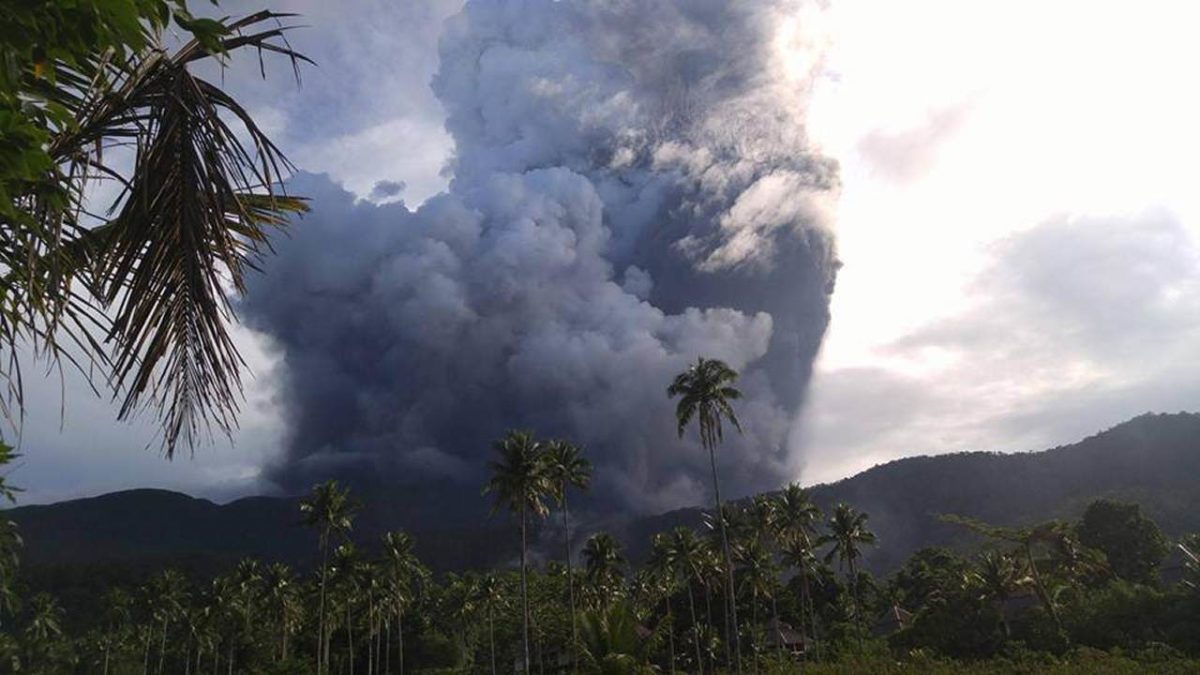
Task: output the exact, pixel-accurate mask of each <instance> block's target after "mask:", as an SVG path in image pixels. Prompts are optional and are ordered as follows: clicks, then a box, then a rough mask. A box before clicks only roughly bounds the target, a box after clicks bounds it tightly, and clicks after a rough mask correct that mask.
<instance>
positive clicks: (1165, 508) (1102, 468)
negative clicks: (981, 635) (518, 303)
mask: <svg viewBox="0 0 1200 675" xmlns="http://www.w3.org/2000/svg"><path fill="white" fill-rule="evenodd" d="M426 490H428V491H432V492H433V493H434V494H436V491H437V486H428V487H427V488H426ZM1097 497H1115V498H1118V499H1121V500H1124V501H1133V502H1138V503H1140V504H1141V505H1142V506H1143V508H1144V510H1145V512H1146V513H1147V514H1148V515H1150V516H1151V517H1152V518H1154V519H1155V520H1156V521H1157V522H1158V523H1159V524H1160V525H1161V526H1162V528H1163V529H1164V530H1165V531H1166V532H1167V534H1169V535H1179V534H1182V533H1184V532H1192V531H1200V415H1195V414H1185V413H1180V414H1174V415H1144V416H1141V417H1138V418H1136V419H1133V420H1130V421H1128V422H1125V423H1123V424H1121V425H1118V426H1117V427H1114V428H1112V429H1109V430H1108V431H1104V432H1102V433H1099V434H1097V435H1095V436H1092V437H1090V438H1087V439H1084V440H1082V441H1080V442H1079V443H1075V444H1073V445H1068V446H1063V447H1058V448H1054V449H1052V450H1046V451H1044V452H1035V453H1023V454H995V453H986V452H970V453H959V454H950V455H939V456H934V457H912V458H907V459H902V460H897V461H894V462H889V463H887V464H883V465H880V466H876V467H874V468H872V469H870V470H868V471H864V472H863V473H860V474H858V475H856V476H854V477H852V478H848V479H845V480H842V481H839V482H836V483H832V484H827V485H819V486H816V487H814V488H813V498H814V501H816V502H817V503H818V504H819V505H821V506H822V507H823V508H824V509H825V510H826V511H827V512H828V511H831V510H832V506H833V505H834V504H836V503H837V502H847V503H849V504H851V505H853V506H854V507H856V508H857V509H859V510H862V511H866V512H867V513H869V514H870V517H871V518H870V526H871V529H872V530H874V531H875V532H876V534H877V535H878V536H879V547H878V548H877V549H875V550H873V551H871V552H870V553H869V557H868V559H867V562H868V564H869V565H870V566H871V567H872V568H873V569H875V570H876V571H877V572H884V571H889V570H891V569H893V568H895V567H896V566H897V565H899V564H900V563H901V562H902V561H903V560H904V559H905V558H906V557H907V556H908V555H909V554H911V553H912V552H913V551H915V550H917V549H919V548H921V547H924V546H933V545H951V546H955V545H959V546H965V545H969V544H970V543H971V542H972V539H971V538H970V537H969V536H968V535H967V534H966V533H965V532H964V531H963V530H962V528H960V527H957V526H954V525H949V524H946V523H943V522H940V521H939V520H938V519H937V515H938V514H943V513H955V514H961V515H969V516H972V517H975V518H979V519H982V520H985V521H988V522H994V523H997V524H1010V525H1017V524H1023V523H1028V522H1033V521H1037V520H1045V519H1048V518H1064V519H1066V518H1075V517H1078V516H1079V514H1080V513H1082V511H1083V509H1084V508H1085V507H1086V506H1087V504H1088V503H1089V502H1090V501H1091V500H1093V499H1095V498H1097ZM429 498H430V495H428V494H426V495H421V496H420V498H419V499H414V498H411V495H399V494H386V493H377V494H373V495H370V496H368V497H366V498H365V499H364V508H363V511H362V515H361V516H360V517H359V519H358V520H357V521H356V524H355V538H356V539H360V540H362V541H364V542H372V541H375V540H377V539H378V537H379V536H380V535H381V534H382V533H383V532H384V531H386V530H388V529H406V530H409V531H410V532H412V533H413V534H414V535H415V536H416V537H417V541H418V550H417V553H418V555H420V557H421V558H422V560H424V561H426V562H427V563H428V564H429V565H430V566H432V567H433V568H434V569H440V570H449V569H460V568H465V567H485V566H490V565H494V564H501V563H503V562H505V561H507V560H509V559H511V558H512V557H513V556H514V554H515V549H514V548H513V541H512V540H513V537H512V536H511V533H510V531H509V530H510V524H509V522H508V521H507V520H506V519H505V518H504V517H503V516H502V515H498V516H496V517H494V518H490V519H489V518H486V513H487V511H486V502H485V501H484V500H483V499H482V498H481V499H480V500H479V504H474V505H459V504H447V505H445V508H444V509H442V510H441V511H440V512H439V513H438V514H429V513H425V512H423V511H422V510H421V509H418V508H417V507H415V506H413V504H418V503H428V499H429ZM9 515H10V516H11V517H12V519H13V520H15V521H16V522H17V523H18V525H19V526H20V528H21V531H22V534H23V536H24V538H25V544H26V550H25V554H24V561H25V565H26V567H27V569H29V568H32V569H41V570H48V569H54V568H57V569H60V570H61V569H63V568H78V567H82V566H87V567H89V568H92V569H95V568H96V567H98V566H99V567H112V566H114V564H119V565H118V566H124V567H126V568H130V569H135V568H137V567H140V566H142V565H147V564H151V563H153V564H155V565H160V564H162V563H163V562H165V561H170V562H171V563H172V564H177V565H179V566H184V567H200V568H209V567H212V566H219V565H224V564H228V563H229V562H231V561H233V560H236V559H237V558H240V557H242V556H246V555H253V556H256V557H260V558H263V559H266V560H284V561H288V562H292V563H294V564H299V565H302V566H304V565H307V564H308V563H310V562H311V559H312V556H313V551H314V550H315V548H314V547H315V535H314V533H312V532H311V531H308V530H306V529H304V528H303V527H301V526H300V525H299V522H300V520H299V512H298V508H297V500H296V499H291V498H271V497H251V498H246V499H240V500H237V501H234V502H231V503H229V504H225V505H218V504H214V503H212V502H209V501H207V500H203V499H195V498H192V497H188V496H186V495H182V494H178V493H173V492H168V491H163V490H131V491H126V492H118V493H113V494H108V495H103V496H100V497H95V498H90V499H79V500H72V501H67V502H61V503H58V504H51V505H45V506H26V507H20V508H16V509H12V510H11V511H9ZM435 516H436V517H435ZM699 522H700V512H699V511H698V510H697V509H684V510H680V511H674V512H671V513H667V514H662V515H659V516H653V517H647V518H636V519H632V520H629V519H617V518H614V519H603V518H601V519H596V520H594V521H593V522H592V523H591V524H590V526H586V525H585V526H584V527H582V528H580V529H581V532H580V535H581V536H582V535H586V534H587V533H588V531H589V530H596V529H607V530H612V531H614V532H616V533H618V534H619V535H620V536H621V538H622V539H624V540H625V544H626V546H627V548H628V551H629V552H630V554H631V557H632V558H634V559H637V558H639V557H640V555H641V554H642V553H643V552H644V550H645V548H646V546H647V545H648V542H649V538H650V535H651V534H653V533H654V532H658V531H662V530H664V529H667V528H669V527H671V526H674V525H676V524H680V523H686V524H698V523H699Z"/></svg>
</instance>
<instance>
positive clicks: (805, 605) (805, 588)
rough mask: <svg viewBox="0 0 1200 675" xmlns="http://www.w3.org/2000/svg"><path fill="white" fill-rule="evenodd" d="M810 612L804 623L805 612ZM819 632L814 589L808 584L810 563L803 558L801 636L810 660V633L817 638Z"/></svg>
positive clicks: (801, 571) (806, 654)
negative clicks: (813, 595) (813, 599)
mask: <svg viewBox="0 0 1200 675" xmlns="http://www.w3.org/2000/svg"><path fill="white" fill-rule="evenodd" d="M805 611H807V612H808V618H807V621H808V626H807V628H806V627H805V625H804V622H805V616H804V612H805ZM816 632H817V618H816V610H815V609H814V607H813V601H812V589H811V587H810V586H809V585H808V565H807V564H805V563H804V561H803V560H801V565H800V637H801V639H803V640H804V643H803V644H804V658H805V660H808V635H809V633H812V634H813V636H814V639H815V636H816Z"/></svg>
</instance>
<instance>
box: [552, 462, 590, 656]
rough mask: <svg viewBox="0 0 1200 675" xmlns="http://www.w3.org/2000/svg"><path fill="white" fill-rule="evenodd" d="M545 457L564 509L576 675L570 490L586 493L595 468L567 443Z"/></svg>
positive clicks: (559, 503) (555, 493)
mask: <svg viewBox="0 0 1200 675" xmlns="http://www.w3.org/2000/svg"><path fill="white" fill-rule="evenodd" d="M542 457H543V459H544V461H545V463H546V474H547V478H548V480H549V481H550V487H551V489H552V490H553V491H554V493H553V494H554V500H555V501H556V502H558V505H559V507H560V508H561V509H562V523H563V547H564V550H563V557H564V558H566V561H567V600H568V607H569V608H570V610H571V664H572V666H571V667H572V669H573V670H576V671H577V670H578V669H579V630H578V626H577V622H576V617H575V613H576V609H575V572H574V569H573V567H572V564H571V558H572V555H571V514H570V509H569V508H568V507H567V489H568V488H570V487H576V488H579V489H580V490H586V489H587V487H588V484H589V483H590V482H591V479H592V464H591V462H589V461H587V459H585V458H584V457H583V455H582V453H581V451H580V449H579V448H578V447H576V446H575V445H573V444H571V443H570V442H568V441H564V440H553V441H550V442H549V443H547V444H546V451H545V453H543V455H542Z"/></svg>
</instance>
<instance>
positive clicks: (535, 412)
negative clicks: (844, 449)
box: [241, 0, 837, 511]
mask: <svg viewBox="0 0 1200 675" xmlns="http://www.w3.org/2000/svg"><path fill="white" fill-rule="evenodd" d="M813 11H814V10H812V8H808V7H805V6H803V5H800V4H797V3H792V2H782V1H778V2H754V3H747V2H737V1H730V2H714V1H704V0H677V1H675V2H667V1H665V0H664V1H659V2H652V3H643V2H632V1H624V0H583V1H573V0H566V1H563V2H552V1H550V0H526V1H518V0H512V1H508V2H478V3H471V4H468V5H467V6H466V8H465V9H464V10H463V12H462V13H461V14H460V15H458V16H456V17H454V18H452V19H451V20H450V22H449V23H448V25H447V27H446V32H445V35H444V37H443V39H442V43H441V53H440V56H441V66H440V70H439V72H438V74H437V76H436V77H435V79H434V82H433V87H434V91H435V92H436V93H437V95H438V97H439V98H440V99H441V101H442V103H443V105H444V107H445V109H446V112H447V115H448V118H447V122H446V125H447V129H448V130H449V131H450V133H451V135H452V136H453V138H454V141H455V144H456V154H455V158H454V159H453V161H452V165H451V166H450V167H449V169H450V170H451V172H452V175H453V180H452V182H451V185H450V188H449V190H448V192H447V193H444V194H441V195H439V196H437V197H434V198H432V199H430V200H428V201H427V202H425V203H424V204H423V205H422V206H421V207H420V208H418V209H416V210H415V211H412V210H409V208H408V207H406V206H405V205H403V204H400V203H393V204H386V205H382V206H376V205H372V204H370V203H368V202H363V201H356V200H355V198H354V197H353V196H352V195H350V194H348V193H345V192H343V191H342V190H340V189H339V188H337V187H336V186H334V185H332V184H331V183H330V182H329V181H328V180H326V179H323V178H317V177H312V176H301V177H299V178H298V179H297V180H296V181H295V183H294V185H293V186H292V189H293V190H294V191H295V192H297V193H300V194H305V195H307V196H310V197H312V203H313V206H314V209H313V213H312V214H311V215H309V216H308V217H306V218H305V219H304V220H303V221H302V222H300V223H298V224H297V225H296V227H295V228H294V231H293V236H292V237H291V238H289V239H286V240H282V241H280V242H279V253H278V256H276V257H274V258H272V259H270V260H269V261H268V263H267V265H266V268H267V269H266V270H265V271H266V273H265V274H264V275H262V276H261V277H260V278H258V279H257V280H256V283H255V286H254V287H253V288H252V289H251V292H250V294H249V296H248V298H247V299H246V301H245V302H244V304H243V306H242V307H241V310H242V314H243V315H244V316H245V317H246V319H247V320H248V321H249V322H250V323H251V325H252V326H254V327H256V328H258V329H260V330H262V331H264V332H266V333H267V334H269V335H270V336H272V337H273V338H274V340H275V341H276V342H277V344H278V345H279V347H280V348H281V349H282V351H283V353H284V355H285V362H286V366H287V372H288V382H287V385H286V387H285V391H286V393H287V397H288V400H287V403H288V410H289V411H290V424H291V426H290V429H291V433H290V445H289V448H288V453H287V455H286V460H285V461H283V462H282V463H280V464H279V465H278V466H275V467H273V469H272V473H271V475H272V478H273V479H274V480H275V481H276V482H278V483H279V484H280V485H281V486H282V487H284V488H285V489H289V490H303V489H306V488H307V487H308V486H309V485H311V483H312V482H313V481H315V480H318V479H322V478H326V477H329V476H338V477H342V478H344V479H349V480H352V481H359V482H362V483H369V482H370V483H382V484H384V485H389V486H404V485H411V486H414V487H417V486H429V485H439V486H442V487H440V488H439V490H440V491H439V493H438V495H439V496H440V497H442V498H446V497H449V496H451V495H452V494H453V490H455V489H460V490H462V493H461V494H463V495H471V496H470V497H469V498H470V499H474V500H477V499H478V497H477V496H475V495H477V491H478V486H479V484H480V481H481V480H482V478H483V476H484V473H485V469H484V464H485V460H486V459H487V458H488V457H489V455H490V454H491V448H490V444H491V442H492V440H494V439H495V438H497V437H499V436H500V435H501V434H502V433H503V432H504V431H505V430H506V429H509V428H529V429H533V430H535V431H536V432H537V433H539V434H540V435H543V436H547V437H549V436H562V437H566V438H570V439H573V440H575V441H576V442H578V443H580V444H581V445H583V446H584V447H585V448H586V450H587V453H588V455H589V457H590V458H591V459H592V461H593V463H594V464H595V465H596V482H595V485H594V486H593V488H592V494H593V498H595V499H596V500H597V503H599V504H603V505H604V506H606V507H608V508H619V509H626V510H634V511H652V510H660V509H665V508H670V507H675V506H680V505H685V504H695V503H699V502H701V501H703V500H704V499H706V495H707V492H708V480H707V475H708V473H707V456H706V455H704V454H703V453H702V452H701V451H700V450H699V448H698V447H697V443H696V441H695V440H694V439H693V438H691V437H686V438H685V439H683V440H680V439H678V438H677V437H676V434H675V426H674V419H673V403H672V402H671V401H669V400H668V399H667V397H666V393H665V391H666V387H667V385H668V384H669V382H670V380H671V377H672V376H673V375H674V374H675V373H677V372H678V371H680V370H681V369H683V368H684V367H685V366H686V365H687V363H688V362H689V361H693V360H695V358H696V357H697V356H699V355H704V356H710V357H716V358H721V359H724V360H725V361H727V362H728V363H729V364H730V365H731V366H732V367H734V368H736V369H738V370H740V371H742V379H741V382H740V386H741V388H742V389H743V392H744V394H745V399H744V400H743V401H742V402H741V403H740V407H739V414H740V417H741V419H742V423H743V426H744V427H745V429H746V433H745V435H744V436H740V437H739V436H737V435H732V434H731V435H727V436H726V439H727V440H726V443H725V445H723V446H722V447H721V450H720V469H721V471H722V475H723V480H724V481H725V482H726V486H727V488H728V490H729V492H730V493H731V494H733V495H739V494H746V493H749V492H751V491H754V490H760V489H767V488H772V487H777V486H778V485H779V484H781V483H782V482H784V481H785V480H787V478H788V475H789V473H790V471H789V465H790V461H789V457H788V456H787V434H788V430H789V427H790V424H791V421H792V418H793V417H794V414H795V412H796V410H797V408H798V406H799V405H800V404H801V402H802V399H803V396H804V391H805V387H806V384H807V382H808V379H809V374H810V369H811V364H812V360H813V358H814V355H815V353H816V350H817V348H818V345H819V343H820V340H821V337H822V335H823V333H824V331H825V327H826V324H827V322H828V306H829V294H830V293H831V291H832V288H833V281H834V277H835V271H836V266H837V263H836V261H835V257H834V252H833V240H832V235H831V234H830V231H829V229H828V224H827V223H826V222H824V220H823V218H824V215H823V214H824V213H825V212H826V207H827V204H828V203H829V202H830V201H831V200H832V199H833V197H834V196H835V195H836V189H837V173H836V166H835V165H834V164H833V162H832V161H830V160H828V159H825V158H823V157H820V156H818V155H817V154H816V153H814V152H813V151H812V150H811V149H810V148H809V147H808V144H807V142H806V138H805V127H804V115H805V109H806V104H807V100H806V92H807V90H808V88H809V86H810V84H811V79H812V77H813V75H814V71H815V68H817V67H818V64H819V62H820V59H819V56H820V54H819V48H818V47H817V46H816V43H817V42H819V40H818V38H819V36H815V35H812V34H809V33H806V32H805V30H806V22H805V17H806V16H808V15H809V14H811V13H812V12H813ZM396 151H397V152H403V149H402V148H397V149H396ZM367 161H369V159H368V160H367ZM446 490H449V492H447V491H446Z"/></svg>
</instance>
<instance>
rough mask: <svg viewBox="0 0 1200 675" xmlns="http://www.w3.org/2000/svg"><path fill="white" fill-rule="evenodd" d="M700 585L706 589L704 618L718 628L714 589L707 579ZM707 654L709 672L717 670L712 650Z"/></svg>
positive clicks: (709, 624)
mask: <svg viewBox="0 0 1200 675" xmlns="http://www.w3.org/2000/svg"><path fill="white" fill-rule="evenodd" d="M700 587H701V588H703V589H704V619H705V621H706V622H707V623H708V627H709V629H710V630H716V629H715V627H714V625H713V608H712V589H710V588H709V587H708V581H707V580H701V582H700ZM705 654H706V655H707V656H708V658H707V659H706V660H707V661H708V670H709V672H711V673H715V672H717V666H716V664H715V663H713V655H712V652H710V651H709V650H705Z"/></svg>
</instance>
